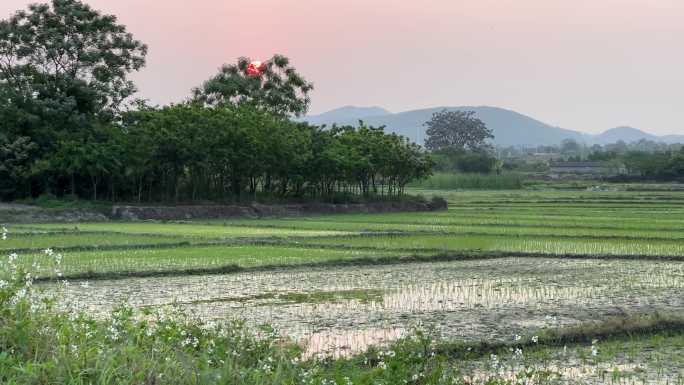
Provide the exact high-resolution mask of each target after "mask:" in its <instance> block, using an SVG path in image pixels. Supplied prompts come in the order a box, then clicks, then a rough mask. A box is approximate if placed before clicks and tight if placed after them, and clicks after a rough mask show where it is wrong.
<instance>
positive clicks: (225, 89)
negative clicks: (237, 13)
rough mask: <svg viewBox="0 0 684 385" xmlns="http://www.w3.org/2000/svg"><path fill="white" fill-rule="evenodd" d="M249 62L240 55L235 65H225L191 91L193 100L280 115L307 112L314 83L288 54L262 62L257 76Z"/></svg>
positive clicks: (275, 56) (295, 114)
mask: <svg viewBox="0 0 684 385" xmlns="http://www.w3.org/2000/svg"><path fill="white" fill-rule="evenodd" d="M250 63H251V60H250V59H249V58H246V57H241V58H239V59H238V61H237V63H235V64H226V65H224V66H223V67H222V68H221V70H220V71H219V73H218V74H217V75H215V76H213V77H212V78H210V79H209V80H207V81H206V82H204V84H203V85H202V86H201V87H199V88H196V89H194V90H193V94H194V98H195V100H198V101H200V102H202V103H204V104H207V105H210V106H222V105H227V104H233V105H242V104H248V105H251V106H254V107H256V108H259V109H261V110H263V111H266V112H269V113H272V114H275V115H280V116H301V115H304V114H305V113H306V112H307V111H308V109H309V104H310V102H311V100H310V98H309V92H310V91H311V90H313V84H312V83H310V82H308V81H306V79H304V77H303V76H302V75H300V74H299V73H298V72H297V71H296V69H295V68H294V67H292V66H291V65H290V60H289V59H288V58H287V57H285V56H283V55H274V56H273V57H272V58H271V59H269V60H268V61H266V62H264V63H263V65H262V67H261V73H260V74H258V75H255V74H253V73H250V71H249V66H250Z"/></svg>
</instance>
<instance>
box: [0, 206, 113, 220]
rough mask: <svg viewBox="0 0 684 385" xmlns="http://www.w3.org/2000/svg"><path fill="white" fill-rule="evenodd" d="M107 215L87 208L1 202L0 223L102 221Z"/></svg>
mask: <svg viewBox="0 0 684 385" xmlns="http://www.w3.org/2000/svg"><path fill="white" fill-rule="evenodd" d="M108 219H109V218H107V216H106V215H104V214H102V213H99V212H96V211H92V210H85V209H44V208H41V207H37V206H29V205H22V204H14V203H0V223H37V222H102V221H106V220H108Z"/></svg>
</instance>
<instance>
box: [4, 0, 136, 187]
mask: <svg viewBox="0 0 684 385" xmlns="http://www.w3.org/2000/svg"><path fill="white" fill-rule="evenodd" d="M146 53H147V47H146V46H145V45H144V44H142V43H141V42H140V41H137V40H135V39H134V38H133V36H132V35H131V34H130V33H128V32H127V31H126V28H125V27H124V26H123V25H120V24H118V23H117V20H116V17H115V16H111V15H104V14H102V13H100V12H99V11H96V10H94V9H92V8H91V7H90V6H88V5H86V4H84V3H83V2H81V1H77V0H52V2H51V3H50V4H33V5H30V6H29V7H28V9H27V10H20V11H17V12H16V13H15V14H14V15H12V16H11V17H9V18H8V19H6V20H0V131H2V132H5V133H7V135H9V136H10V137H14V138H20V137H26V138H29V140H30V141H31V142H32V143H33V144H34V145H35V147H36V148H35V151H32V152H31V157H30V159H28V160H27V161H26V163H27V164H29V166H28V168H29V169H30V170H31V175H30V177H31V179H32V182H29V183H30V184H32V185H36V187H37V188H36V190H37V191H34V193H41V192H44V191H47V192H50V191H51V190H52V188H53V187H55V188H57V189H63V187H64V186H61V184H62V182H63V181H65V180H69V181H70V183H69V184H70V185H71V191H72V193H75V192H76V191H75V190H76V188H75V184H76V182H77V179H78V176H79V175H89V174H92V171H93V170H92V169H91V170H86V169H85V167H86V164H85V163H83V162H80V161H79V160H78V159H70V160H69V161H68V162H66V160H65V159H62V161H59V162H58V161H56V160H57V159H58V158H60V157H61V156H62V155H64V154H74V153H78V152H79V151H81V150H82V148H79V147H80V145H79V143H83V141H84V138H88V137H89V136H91V135H92V134H93V132H95V131H97V130H98V129H99V128H100V127H102V126H104V125H107V124H109V123H110V122H112V121H113V120H114V119H116V118H117V117H118V116H119V112H120V110H121V109H122V107H123V106H124V105H125V103H126V101H127V100H129V99H130V98H131V96H132V95H133V93H134V92H135V86H134V84H133V83H132V82H131V81H130V80H129V79H128V74H129V73H131V72H133V71H136V70H139V69H140V68H142V67H143V66H144V64H145V55H146ZM78 165H80V166H79V167H78V168H77V169H76V168H74V167H76V166H78ZM63 166H64V167H63ZM97 178H98V177H96V179H97ZM95 184H96V183H93V185H95Z"/></svg>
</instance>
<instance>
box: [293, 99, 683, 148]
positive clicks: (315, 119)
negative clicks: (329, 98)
mask: <svg viewBox="0 0 684 385" xmlns="http://www.w3.org/2000/svg"><path fill="white" fill-rule="evenodd" d="M443 109H446V110H450V111H454V110H457V111H475V116H477V117H478V118H479V119H481V120H482V121H483V122H484V123H485V124H486V125H487V127H489V128H491V129H492V131H493V132H494V137H495V139H494V143H495V144H496V145H499V146H537V145H554V144H559V143H560V142H562V141H563V139H574V140H576V141H578V142H584V143H587V144H595V143H599V144H606V143H615V142H617V141H618V140H623V141H625V142H627V143H629V142H635V141H639V140H641V139H647V140H653V141H656V142H666V143H684V135H666V136H656V135H652V134H649V133H647V132H644V131H642V130H639V129H636V128H632V127H616V128H611V129H610V130H607V131H605V132H603V133H602V134H599V135H591V134H587V133H583V132H580V131H575V130H568V129H565V128H561V127H555V126H552V125H549V124H546V123H544V122H541V121H539V120H536V119H534V118H532V117H529V116H526V115H523V114H520V113H517V112H515V111H511V110H507V109H503V108H498V107H489V106H479V107H472V106H461V107H435V108H425V109H419V110H411V111H405V112H398V113H391V112H389V111H387V110H385V109H383V108H380V107H353V106H346V107H342V108H338V109H335V110H332V111H328V112H325V113H322V114H319V115H311V116H307V117H305V118H303V120H306V121H308V122H309V123H312V124H319V125H320V124H327V125H331V124H333V123H337V124H341V125H357V124H358V121H359V120H363V121H364V122H365V123H366V124H369V125H372V126H385V127H386V128H385V130H386V131H388V132H395V133H397V134H400V135H404V136H406V137H408V138H409V139H411V140H413V141H414V142H417V143H421V144H422V143H423V142H424V140H425V126H424V125H423V123H425V122H426V121H428V120H430V117H431V116H432V114H433V113H435V112H438V111H441V110H443Z"/></svg>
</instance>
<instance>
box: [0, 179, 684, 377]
mask: <svg viewBox="0 0 684 385" xmlns="http://www.w3.org/2000/svg"><path fill="white" fill-rule="evenodd" d="M421 193H423V194H425V195H427V196H429V195H432V194H440V195H443V196H444V195H445V194H446V198H447V200H448V201H449V209H448V210H446V211H440V212H426V213H393V214H345V215H342V214H340V215H321V216H311V217H293V218H266V219H225V220H196V221H183V222H177V223H175V222H163V223H162V222H106V223H79V224H60V223H36V224H29V225H12V224H6V227H7V229H8V234H9V237H8V239H7V240H5V241H3V242H0V249H1V251H2V253H4V254H11V253H17V254H19V257H18V258H17V259H16V261H17V263H18V264H20V265H21V266H24V267H26V268H27V269H28V268H31V269H32V271H34V273H33V274H34V279H35V281H36V285H38V286H41V287H43V288H46V289H47V290H48V291H49V292H51V293H55V292H59V298H61V300H60V301H59V308H60V309H64V310H67V311H72V312H77V311H86V312H87V313H88V314H91V315H93V316H94V317H97V318H106V317H107V315H108V314H111V312H112V311H113V310H114V309H117V308H118V307H119V306H120V305H121V304H125V305H126V306H130V307H131V308H133V309H136V310H139V311H141V312H143V313H145V314H148V313H149V312H151V311H154V312H168V313H173V312H178V311H180V312H184V313H187V314H191V315H192V317H195V318H198V319H201V320H202V322H210V323H221V322H240V323H243V322H244V323H245V325H247V326H248V327H249V328H252V329H254V330H259V329H260V328H263V327H265V326H266V325H268V327H272V328H274V329H275V330H276V331H277V334H278V335H279V336H280V337H282V338H285V339H288V340H291V341H293V342H294V343H296V344H297V345H298V346H300V347H301V349H302V352H303V356H302V357H303V358H302V359H305V360H326V359H331V358H335V359H352V357H362V356H364V354H367V352H369V351H371V352H372V351H374V349H378V348H379V349H381V351H382V349H391V347H392V346H393V345H392V344H393V343H394V342H395V341H403V340H405V339H407V338H413V337H412V336H414V335H415V334H416V333H427V334H429V335H430V336H431V338H434V340H433V341H434V342H433V346H434V348H435V349H437V350H439V351H441V352H443V353H444V354H445V355H444V357H447V358H446V360H447V361H446V362H447V365H448V366H450V367H452V369H453V370H455V371H457V372H458V373H459V376H460V378H465V379H467V382H464V383H488V382H487V378H488V376H489V375H490V374H491V373H498V375H499V376H500V378H508V379H509V380H510V381H511V382H510V383H638V384H642V383H643V384H650V383H662V384H684V322H679V321H673V320H684V192H677V191H654V192H624V191H623V192H620V191H611V192H595V191H592V192H589V191H587V192H584V191H582V192H562V191H496V192H446V193H445V192H444V191H427V190H426V191H421ZM48 248H49V249H51V252H54V253H59V254H61V256H62V257H61V264H60V267H59V269H58V270H55V269H54V266H53V264H54V262H52V261H51V259H50V258H47V257H46V254H45V249H48ZM61 280H67V281H68V283H69V284H68V285H64V284H62V283H59V282H60V281H61ZM643 319H650V320H652V319H658V320H670V321H666V322H665V321H664V322H663V323H660V324H657V325H659V326H657V325H656V324H649V323H647V322H646V323H644V322H642V321H634V320H643ZM619 320H621V321H619ZM587 325H589V326H587ZM592 325H593V326H592ZM606 325H617V326H615V327H611V326H606ZM644 325H646V326H644ZM648 325H650V326H648ZM654 325H656V326H654ZM663 325H664V326H663ZM623 329H624V332H621V330H623ZM569 330H571V331H573V333H575V334H573V335H574V336H575V337H573V338H567V339H559V338H551V337H549V336H550V335H558V333H560V334H562V333H566V332H567V331H569ZM611 330H613V331H615V332H612V331H611ZM559 341H561V342H559ZM529 370H533V371H534V375H531V377H530V378H532V377H534V378H535V380H534V381H532V382H530V381H528V382H516V381H518V377H516V376H519V374H520V373H527V372H526V371H529ZM542 373H543V375H542ZM526 378H527V377H526ZM527 379H528V380H529V378H527ZM526 381H527V380H526ZM339 383H340V384H345V383H344V382H343V381H342V380H340V382H339ZM414 383H416V384H418V383H421V382H420V381H419V379H417V380H416V381H415V382H414ZM497 383H504V382H497ZM345 385H346V384H345Z"/></svg>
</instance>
